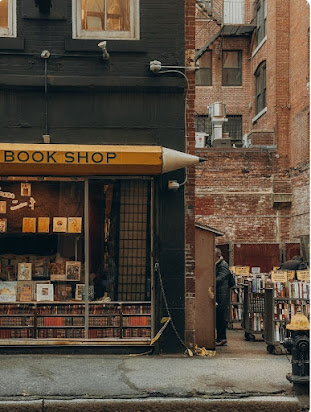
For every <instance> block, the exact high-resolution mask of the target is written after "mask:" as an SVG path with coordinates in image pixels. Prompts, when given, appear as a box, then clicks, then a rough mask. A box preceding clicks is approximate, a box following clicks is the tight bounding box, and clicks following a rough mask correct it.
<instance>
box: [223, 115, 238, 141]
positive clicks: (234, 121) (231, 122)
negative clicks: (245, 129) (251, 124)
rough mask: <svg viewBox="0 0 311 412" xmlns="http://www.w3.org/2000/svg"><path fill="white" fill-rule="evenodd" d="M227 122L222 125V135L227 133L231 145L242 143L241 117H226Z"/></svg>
mask: <svg viewBox="0 0 311 412" xmlns="http://www.w3.org/2000/svg"><path fill="white" fill-rule="evenodd" d="M226 117H227V119H228V122H225V123H224V133H229V136H230V138H231V140H232V142H233V143H239V142H242V116H240V115H227V116H226Z"/></svg>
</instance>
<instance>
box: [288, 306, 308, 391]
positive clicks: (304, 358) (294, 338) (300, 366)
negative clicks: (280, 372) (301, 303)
mask: <svg viewBox="0 0 311 412" xmlns="http://www.w3.org/2000/svg"><path fill="white" fill-rule="evenodd" d="M286 329H287V330H288V331H289V334H290V336H289V337H288V338H285V339H284V342H283V346H284V347H285V348H286V349H287V350H288V351H289V353H291V355H292V373H288V374H287V375H286V379H287V380H289V381H290V382H291V383H293V384H309V330H310V323H309V320H308V318H307V317H306V316H305V315H304V314H303V313H301V312H297V313H296V315H294V316H293V317H292V319H291V322H290V323H289V324H288V325H287V326H286Z"/></svg>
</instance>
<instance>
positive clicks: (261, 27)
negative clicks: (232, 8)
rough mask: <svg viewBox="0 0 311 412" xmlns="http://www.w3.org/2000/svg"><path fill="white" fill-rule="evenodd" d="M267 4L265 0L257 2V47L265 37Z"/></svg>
mask: <svg viewBox="0 0 311 412" xmlns="http://www.w3.org/2000/svg"><path fill="white" fill-rule="evenodd" d="M266 19H267V4H266V0H258V2H257V46H258V45H259V44H260V42H261V41H262V40H263V39H264V37H265V36H266Z"/></svg>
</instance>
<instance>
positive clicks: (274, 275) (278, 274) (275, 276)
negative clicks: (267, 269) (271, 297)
mask: <svg viewBox="0 0 311 412" xmlns="http://www.w3.org/2000/svg"><path fill="white" fill-rule="evenodd" d="M271 280H272V282H282V283H286V282H287V272H286V271H283V270H274V271H272V272H271Z"/></svg>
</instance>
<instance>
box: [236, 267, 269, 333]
mask: <svg viewBox="0 0 311 412" xmlns="http://www.w3.org/2000/svg"><path fill="white" fill-rule="evenodd" d="M265 279H266V275H256V277H253V278H247V279H245V281H244V284H243V293H244V305H243V320H242V328H243V329H244V337H245V340H247V341H255V340H256V336H255V335H261V336H262V337H263V336H264V319H263V318H264V311H265V301H264V287H265Z"/></svg>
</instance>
